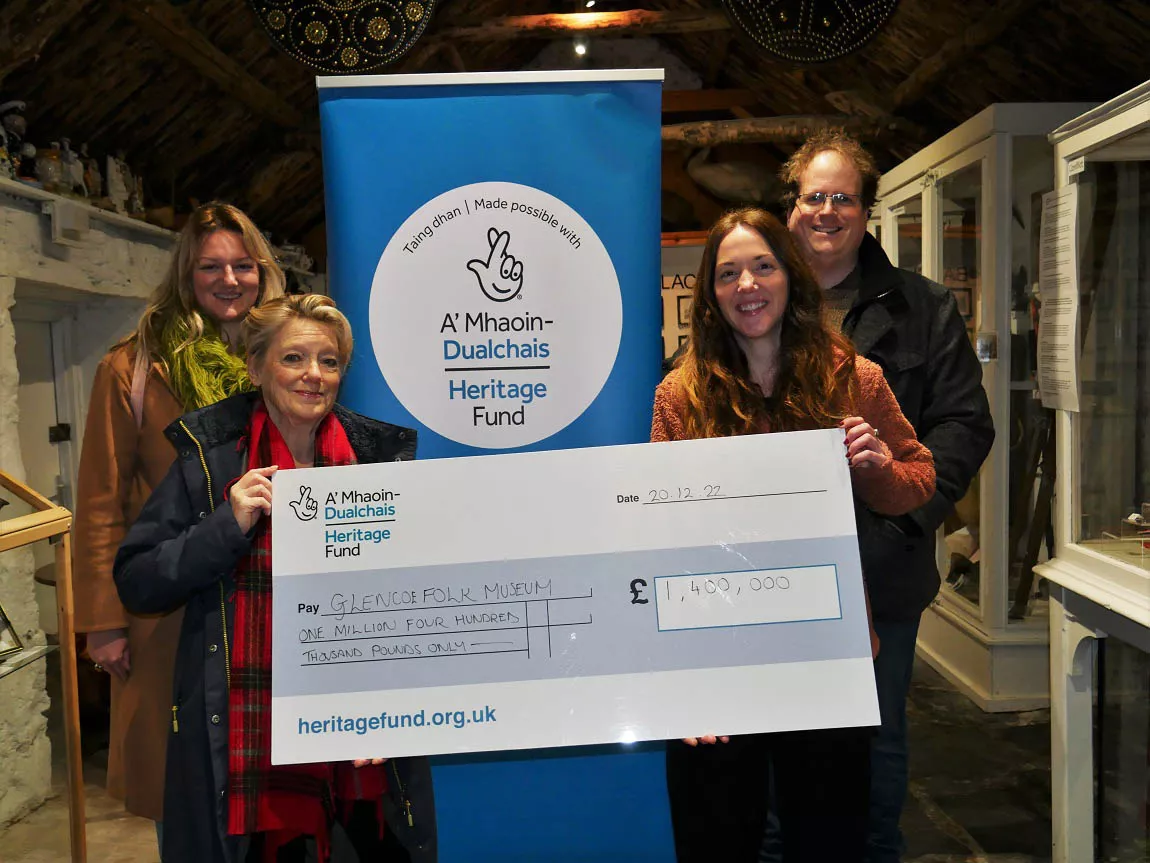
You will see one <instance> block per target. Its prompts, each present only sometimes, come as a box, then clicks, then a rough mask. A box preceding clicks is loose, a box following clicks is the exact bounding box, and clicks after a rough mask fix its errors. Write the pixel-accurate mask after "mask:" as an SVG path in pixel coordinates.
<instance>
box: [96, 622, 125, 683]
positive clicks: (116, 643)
mask: <svg viewBox="0 0 1150 863" xmlns="http://www.w3.org/2000/svg"><path fill="white" fill-rule="evenodd" d="M88 656H90V657H92V661H93V662H94V663H96V667H97V668H102V669H103V670H104V671H106V672H108V673H109V674H113V675H115V676H116V677H117V678H118V679H119V680H127V679H128V674H130V673H131V671H132V658H131V654H130V653H129V651H128V630H126V629H108V630H105V631H104V632H89V633H88Z"/></svg>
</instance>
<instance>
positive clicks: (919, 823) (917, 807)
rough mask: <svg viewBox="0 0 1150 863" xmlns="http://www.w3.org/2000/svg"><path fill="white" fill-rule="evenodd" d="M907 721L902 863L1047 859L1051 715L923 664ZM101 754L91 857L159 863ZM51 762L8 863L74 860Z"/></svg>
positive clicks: (93, 786) (90, 775) (91, 784)
mask: <svg viewBox="0 0 1150 863" xmlns="http://www.w3.org/2000/svg"><path fill="white" fill-rule="evenodd" d="M53 691H58V690H56V689H54V690H53ZM54 712H55V711H54ZM910 717H911V753H912V754H911V759H912V760H911V790H910V797H909V799H908V801H907V807H906V811H905V813H904V815H903V829H904V831H905V832H906V836H907V854H906V856H905V858H904V863H1042V861H1048V860H1049V859H1050V718H1049V713H1048V711H1033V712H1030V713H1011V714H997V715H995V714H986V713H983V712H982V711H980V710H979V709H978V708H977V707H975V706H974V705H973V704H972V703H971V702H970V701H968V700H967V699H966V698H965V697H964V696H962V695H960V694H959V693H958V692H957V691H955V690H954V688H953V687H951V686H950V685H949V684H948V683H947V682H946V681H945V680H943V679H942V678H941V677H940V676H939V675H938V674H936V673H935V672H934V671H932V670H931V669H930V668H929V667H928V666H926V665H925V664H923V663H921V662H920V663H919V664H918V665H917V666H916V668H915V675H914V683H913V686H912V690H911V697H910ZM50 719H55V717H54V716H51V717H50ZM50 733H51V736H52V738H53V747H54V751H55V752H57V753H62V752H63V746H62V741H61V740H60V734H59V722H58V721H51V722H50ZM86 748H92V747H91V745H90V744H89V745H87V746H86ZM105 757H106V753H105V752H103V751H96V752H93V753H92V754H91V755H90V756H89V757H88V758H87V759H86V760H85V775H84V780H85V784H86V793H87V809H88V859H89V860H90V861H92V863H156V861H157V860H158V859H159V855H158V854H157V852H156V838H155V832H154V830H153V827H152V824H151V822H149V821H145V820H143V819H140V818H134V817H132V816H129V815H126V814H125V813H124V812H123V810H122V809H121V807H120V806H119V804H118V803H117V802H116V801H114V800H111V799H110V798H109V797H108V796H107V795H106V794H105V793H104V791H103V779H104V768H103V762H104V759H105ZM55 762H56V764H55V770H56V773H55V776H54V779H55V787H56V789H57V791H58V792H59V795H60V796H57V797H55V798H53V799H51V800H49V801H48V802H47V803H45V804H44V805H43V806H42V807H40V808H39V809H38V810H36V811H35V812H33V813H32V814H30V815H29V816H27V817H26V818H24V819H23V820H22V821H20V822H18V823H16V824H14V825H12V826H11V827H10V828H8V829H7V830H6V831H0V861H2V863H57V861H64V860H67V859H68V809H67V802H66V798H65V797H64V796H63V790H64V789H63V779H64V775H63V770H62V767H63V763H62V759H61V758H60V757H57V758H56V759H55Z"/></svg>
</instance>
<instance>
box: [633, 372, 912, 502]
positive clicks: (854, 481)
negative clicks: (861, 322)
mask: <svg viewBox="0 0 1150 863" xmlns="http://www.w3.org/2000/svg"><path fill="white" fill-rule="evenodd" d="M679 374H680V373H679V370H678V369H675V370H674V371H672V372H671V373H670V374H669V375H667V377H666V378H664V380H663V382H662V383H661V384H659V386H658V388H657V389H656V390H655V410H654V416H653V417H652V421H651V440H652V441H665V440H682V439H683V438H685V437H686V436H687V433H686V428H685V426H686V423H685V422H684V418H685V417H686V412H687V397H686V394H685V393H684V392H683V387H682V384H680V382H679ZM855 381H856V383H857V384H858V403H857V404H855V405H854V410H855V414H856V415H857V416H861V417H862V418H863V419H864V420H866V421H867V422H868V423H870V424H871V425H872V426H874V427H875V428H877V429H878V430H879V432H880V433H881V435H882V437H881V440H880V443H881V444H882V445H883V447H884V449H886V451H887V455H889V456H890V457H891V458H890V460H889V461H888V462H887V463H886V464H884V465H883V466H882V467H880V468H875V467H868V468H866V469H865V470H852V471H851V485H852V486H853V488H854V492H855V494H857V495H858V496H859V497H860V498H861V499H862V500H863V502H864V503H865V504H866V505H867V506H869V507H870V508H871V509H873V510H874V511H875V512H880V513H883V514H884V515H902V514H903V513H907V512H910V511H911V510H912V509H914V508H916V507H919V506H922V505H923V504H924V503H926V502H927V501H928V500H930V498H931V496H932V495H933V494H934V459H933V457H932V456H931V454H930V450H928V449H927V448H926V447H925V446H923V445H922V444H921V443H919V442H918V438H916V437H915V435H914V428H912V427H911V424H910V423H909V422H907V420H906V417H904V416H903V415H902V411H901V410H900V409H899V406H898V402H897V401H896V400H895V397H894V393H892V392H891V390H890V387H889V386H887V383H886V379H885V378H884V377H883V374H882V369H881V368H880V367H879V366H878V365H877V364H875V363H872V362H871V361H870V360H868V359H866V358H865V357H857V358H856V359H855ZM761 431H762V432H769V431H770V429H769V428H763V429H762V430H761Z"/></svg>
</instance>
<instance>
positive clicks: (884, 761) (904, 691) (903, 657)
mask: <svg viewBox="0 0 1150 863" xmlns="http://www.w3.org/2000/svg"><path fill="white" fill-rule="evenodd" d="M918 623H919V618H917V617H916V618H915V619H914V620H905V621H904V620H900V621H881V620H876V621H875V622H874V628H875V632H877V633H878V637H879V640H880V641H881V646H880V648H879V653H878V658H877V659H875V661H874V674H875V684H876V686H877V688H878V705H879V713H880V714H881V716H882V725H881V726H880V727H879V728H878V729H877V731H876V733H875V735H874V737H873V738H872V742H871V756H870V776H871V786H870V831H869V835H868V837H867V856H866V863H899V861H900V860H901V859H902V851H903V837H902V831H901V830H900V829H899V818H900V817H901V816H902V807H903V803H904V802H905V801H906V789H907V783H908V779H909V775H910V771H909V759H908V757H907V735H906V699H907V695H908V693H909V692H910V677H911V672H912V671H913V670H914V645H915V641H917V639H918Z"/></svg>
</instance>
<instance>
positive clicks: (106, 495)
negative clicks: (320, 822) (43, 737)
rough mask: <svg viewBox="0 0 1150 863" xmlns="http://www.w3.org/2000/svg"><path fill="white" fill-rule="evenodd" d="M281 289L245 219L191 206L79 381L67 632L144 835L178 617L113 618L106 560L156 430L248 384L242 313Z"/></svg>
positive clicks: (157, 787)
mask: <svg viewBox="0 0 1150 863" xmlns="http://www.w3.org/2000/svg"><path fill="white" fill-rule="evenodd" d="M283 293H284V275H283V272H282V270H280V268H279V266H278V265H277V264H276V262H275V260H274V258H273V256H272V252H271V248H270V247H269V246H268V243H267V241H266V240H265V239H264V237H263V235H262V234H261V233H260V232H259V230H257V228H256V226H255V225H254V224H253V223H252V221H251V219H249V218H248V217H247V215H245V214H244V213H243V212H242V211H241V210H239V209H237V208H236V207H233V206H231V205H229V204H222V203H218V202H213V203H210V204H204V205H203V206H201V207H198V208H196V210H195V211H194V212H193V213H192V214H191V216H190V217H189V218H188V221H187V223H186V224H185V225H184V228H183V230H181V232H180V234H179V237H178V238H177V240H176V246H175V249H174V250H173V254H172V260H171V264H170V266H169V268H168V272H167V275H166V276H165V278H164V281H163V282H162V283H161V284H160V286H159V287H158V288H157V289H156V291H155V293H153V295H152V297H151V298H150V300H149V302H148V306H147V308H146V309H145V310H144V313H143V315H142V316H141V317H140V321H139V324H138V325H137V327H136V330H135V332H133V333H132V334H131V335H129V336H128V337H126V338H125V339H123V340H122V341H120V342H119V343H118V344H116V345H115V346H114V347H113V348H112V349H111V351H109V353H108V354H107V356H105V357H104V359H103V361H102V362H101V363H100V366H99V368H98V369H97V371H96V378H95V381H94V383H93V384H92V394H91V400H90V402H89V407H88V420H87V424H86V425H85V428H84V444H83V449H82V450H81V455H80V471H79V479H78V488H77V505H76V515H75V523H74V526H73V536H74V537H75V540H74V541H75V546H74V548H75V552H74V554H75V561H74V571H75V579H76V585H75V592H76V629H77V631H79V632H84V633H86V634H87V642H88V654H89V656H91V658H92V660H93V662H95V663H96V668H97V669H98V670H103V671H106V672H107V673H108V674H109V675H111V680H112V711H111V732H110V741H109V752H108V791H109V793H110V794H112V795H113V796H114V797H117V798H119V799H122V800H123V801H124V804H125V807H126V808H127V810H128V811H129V812H131V813H133V814H135V815H140V816H143V817H145V818H150V819H152V820H153V821H156V822H157V831H160V830H161V829H162V821H163V809H162V806H163V799H164V793H163V791H164V761H165V759H164V756H165V750H166V746H167V739H168V730H169V728H170V727H171V724H172V672H173V667H174V664H175V656H176V644H177V641H178V639H179V635H180V625H181V621H182V618H183V610H182V609H175V610H173V611H171V612H170V613H167V614H155V615H133V614H130V613H129V612H127V611H126V610H125V609H124V606H123V605H122V604H121V603H120V600H119V597H118V596H117V594H116V586H115V584H114V583H113V581H112V562H113V560H114V559H115V556H116V550H117V549H118V548H119V546H120V542H121V541H122V540H123V538H124V536H125V535H126V534H127V532H128V528H129V527H131V525H132V522H133V521H134V520H135V519H136V516H137V515H138V514H139V512H140V509H141V507H143V505H144V502H145V501H146V500H147V499H148V496H149V495H150V494H151V492H152V489H153V488H155V486H157V485H158V484H159V482H160V480H162V479H163V478H164V475H165V474H166V473H167V472H168V468H169V467H170V466H171V464H172V462H173V461H174V460H175V458H176V450H175V448H174V447H173V445H172V443H171V442H170V441H169V440H168V438H166V437H165V436H164V429H165V428H166V427H167V425H168V424H169V423H171V422H172V421H174V420H175V419H177V418H178V417H180V416H181V415H182V414H184V413H186V412H187V411H190V410H195V409H196V408H200V407H204V406H205V405H209V404H212V403H214V402H217V401H219V400H221V399H223V398H226V397H227V396H230V395H234V394H235V393H238V392H243V391H246V390H249V389H251V382H250V381H249V379H248V374H247V369H246V366H245V360H244V356H243V352H242V350H240V348H239V345H240V326H241V324H242V323H243V321H244V318H246V317H247V314H248V312H249V311H250V310H251V308H252V307H253V306H255V305H256V304H258V303H260V302H262V301H264V300H268V299H272V298H275V297H280V296H282V295H283Z"/></svg>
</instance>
